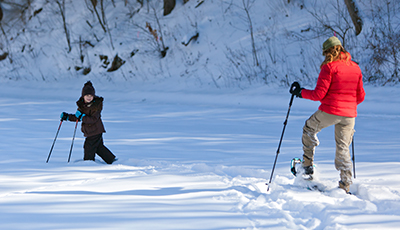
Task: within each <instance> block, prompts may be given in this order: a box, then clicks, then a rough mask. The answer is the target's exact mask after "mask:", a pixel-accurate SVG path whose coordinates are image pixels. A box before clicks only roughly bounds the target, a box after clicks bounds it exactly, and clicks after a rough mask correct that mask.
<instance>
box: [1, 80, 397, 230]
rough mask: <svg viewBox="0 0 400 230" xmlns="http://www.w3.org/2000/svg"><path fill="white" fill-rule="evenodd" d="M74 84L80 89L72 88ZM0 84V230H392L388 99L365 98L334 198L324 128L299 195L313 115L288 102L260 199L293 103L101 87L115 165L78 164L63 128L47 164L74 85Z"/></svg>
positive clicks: (272, 97) (272, 94)
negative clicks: (296, 161) (351, 164)
mask: <svg viewBox="0 0 400 230" xmlns="http://www.w3.org/2000/svg"><path fill="white" fill-rule="evenodd" d="M82 84H83V83H82ZM65 85H66V83H59V84H51V85H50V84H49V85H46V84H42V83H38V84H34V83H26V84H23V83H22V86H21V83H18V84H17V83H9V84H3V85H2V86H1V90H0V92H1V93H0V98H1V99H0V107H1V111H2V113H1V115H0V123H1V134H0V135H1V140H2V142H1V144H0V151H1V155H2V158H1V160H0V182H1V188H0V228H1V229H41V230H43V229H174V230H176V229H376V228H380V229H390V228H392V229H396V228H398V226H399V224H400V208H399V207H400V179H399V177H398V174H399V173H400V169H399V168H400V167H399V166H400V165H399V164H400V163H399V160H398V159H399V158H398V156H399V153H400V151H399V145H400V144H399V143H400V140H399V133H400V132H399V130H398V127H399V114H400V113H399V112H400V109H399V107H398V104H399V102H400V101H399V99H398V97H395V95H396V92H397V90H398V89H397V88H385V89H382V88H373V87H367V88H366V91H367V97H366V101H365V102H364V103H363V104H361V105H360V106H359V117H358V118H357V121H356V130H357V132H356V136H355V153H356V170H357V171H356V175H357V178H356V179H355V180H354V184H353V185H352V187H351V191H352V192H353V193H355V195H347V194H345V193H344V192H343V191H342V190H341V189H338V188H337V181H338V179H339V174H338V172H337V171H336V170H335V169H334V166H333V158H334V151H335V150H334V140H333V129H331V128H327V129H326V130H323V131H322V132H321V133H320V135H319V138H320V141H321V145H320V146H319V147H318V148H317V153H316V167H317V172H318V177H317V180H319V181H320V182H321V183H323V185H325V186H327V190H326V192H324V193H320V192H316V191H309V190H307V189H304V188H302V187H301V185H300V183H299V182H297V181H296V180H295V179H294V178H293V176H292V175H291V173H290V170H289V168H290V166H289V163H290V159H291V158H293V157H300V156H301V151H302V150H301V140H300V138H301V132H302V125H303V123H304V121H305V120H306V119H307V118H308V116H309V115H311V114H312V113H313V112H314V111H315V110H316V109H317V107H318V103H315V102H311V101H306V100H303V99H295V101H294V103H293V106H292V110H291V113H290V116H289V123H288V126H287V129H286V132H285V136H284V140H283V144H282V148H281V154H280V155H279V158H278V164H277V168H276V171H275V176H274V178H273V182H272V184H271V186H270V191H267V186H266V185H265V184H266V182H268V179H269V176H270V173H271V169H272V163H273V160H274V157H275V152H276V148H277V144H278V141H279V138H280V134H281V131H282V127H283V124H282V123H283V121H284V119H285V116H286V111H287V107H288V102H289V99H290V95H289V93H288V92H287V90H285V89H282V88H272V87H259V88H256V89H254V88H253V89H251V90H250V89H249V90H239V89H230V90H213V89H208V90H205V89H203V90H198V89H183V88H179V87H177V86H175V87H174V86H171V87H169V88H168V90H164V91H162V90H160V89H158V88H157V87H155V86H151V85H150V86H141V90H139V89H138V87H137V86H122V85H120V86H110V85H105V84H102V83H101V82H97V81H95V82H94V86H95V87H96V90H97V94H98V95H101V96H104V97H105V102H104V110H103V119H104V124H105V127H106V130H107V133H106V134H105V135H104V138H105V144H106V145H107V146H108V147H109V148H110V149H111V150H112V151H113V152H114V153H115V154H116V155H117V157H118V158H119V160H118V161H117V162H116V163H114V164H113V165H105V164H102V163H101V162H97V163H95V162H84V161H81V159H82V157H83V153H82V145H83V140H84V139H83V136H82V134H81V133H80V131H78V132H77V138H76V140H75V144H74V149H73V153H72V159H71V163H67V159H68V152H69V147H70V144H71V137H72V134H73V128H74V123H71V122H70V123H68V122H64V123H63V124H62V127H61V131H60V134H59V137H58V139H57V142H56V145H55V147H54V151H53V153H52V156H51V158H50V161H49V163H47V164H46V163H45V161H46V158H47V156H48V153H49V150H50V146H51V143H52V141H53V138H54V135H55V133H56V130H57V127H58V124H59V119H58V117H59V113H61V112H62V111H67V112H74V111H75V109H76V106H75V101H76V100H77V98H78V97H79V95H80V90H81V85H80V84H79V83H78V82H75V83H69V86H68V87H64V86H65Z"/></svg>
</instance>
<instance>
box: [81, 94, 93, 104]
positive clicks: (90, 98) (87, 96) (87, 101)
mask: <svg viewBox="0 0 400 230" xmlns="http://www.w3.org/2000/svg"><path fill="white" fill-rule="evenodd" d="M83 100H84V101H85V103H90V102H92V101H93V95H90V94H86V95H85V96H83Z"/></svg>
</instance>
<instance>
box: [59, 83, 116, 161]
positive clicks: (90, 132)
mask: <svg viewBox="0 0 400 230" xmlns="http://www.w3.org/2000/svg"><path fill="white" fill-rule="evenodd" d="M103 100H104V99H103V98H102V97H99V96H96V95H95V89H94V87H93V85H92V82H90V81H88V82H86V83H85V85H84V86H83V88H82V96H81V97H80V98H79V100H78V101H77V102H76V104H77V106H78V109H77V111H76V113H75V114H68V113H66V112H63V113H61V119H62V120H69V121H72V122H76V121H77V120H78V121H82V128H81V130H82V132H83V134H84V136H85V137H86V139H85V144H84V146H83V148H84V157H83V160H92V161H94V158H95V154H96V153H97V155H99V156H100V157H101V158H102V159H103V160H104V161H105V162H106V163H107V164H112V163H113V162H114V161H115V160H116V158H115V155H114V154H113V153H112V152H111V151H110V150H109V149H108V148H107V147H106V146H104V143H103V133H105V132H106V131H105V129H104V125H103V122H102V120H101V111H102V110H103Z"/></svg>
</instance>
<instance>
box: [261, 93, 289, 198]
mask: <svg viewBox="0 0 400 230" xmlns="http://www.w3.org/2000/svg"><path fill="white" fill-rule="evenodd" d="M293 98H294V94H292V97H291V98H290V102H289V109H288V111H287V114H286V120H285V122H283V130H282V134H281V139H280V141H279V145H278V149H277V150H276V156H275V161H274V166H273V167H272V171H271V177H270V178H269V182H268V183H267V185H268V189H267V191H269V185H270V184H271V181H272V176H273V175H274V171H275V166H276V161H277V160H278V155H279V152H280V149H281V144H282V139H283V134H284V133H285V129H286V125H287V122H288V118H289V113H290V108H291V107H292V103H293Z"/></svg>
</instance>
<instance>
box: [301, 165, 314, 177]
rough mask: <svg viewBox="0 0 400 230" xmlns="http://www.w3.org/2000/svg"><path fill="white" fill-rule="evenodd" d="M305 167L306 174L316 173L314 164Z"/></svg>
mask: <svg viewBox="0 0 400 230" xmlns="http://www.w3.org/2000/svg"><path fill="white" fill-rule="evenodd" d="M303 168H304V174H306V175H313V174H314V167H313V166H312V165H310V166H303Z"/></svg>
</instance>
